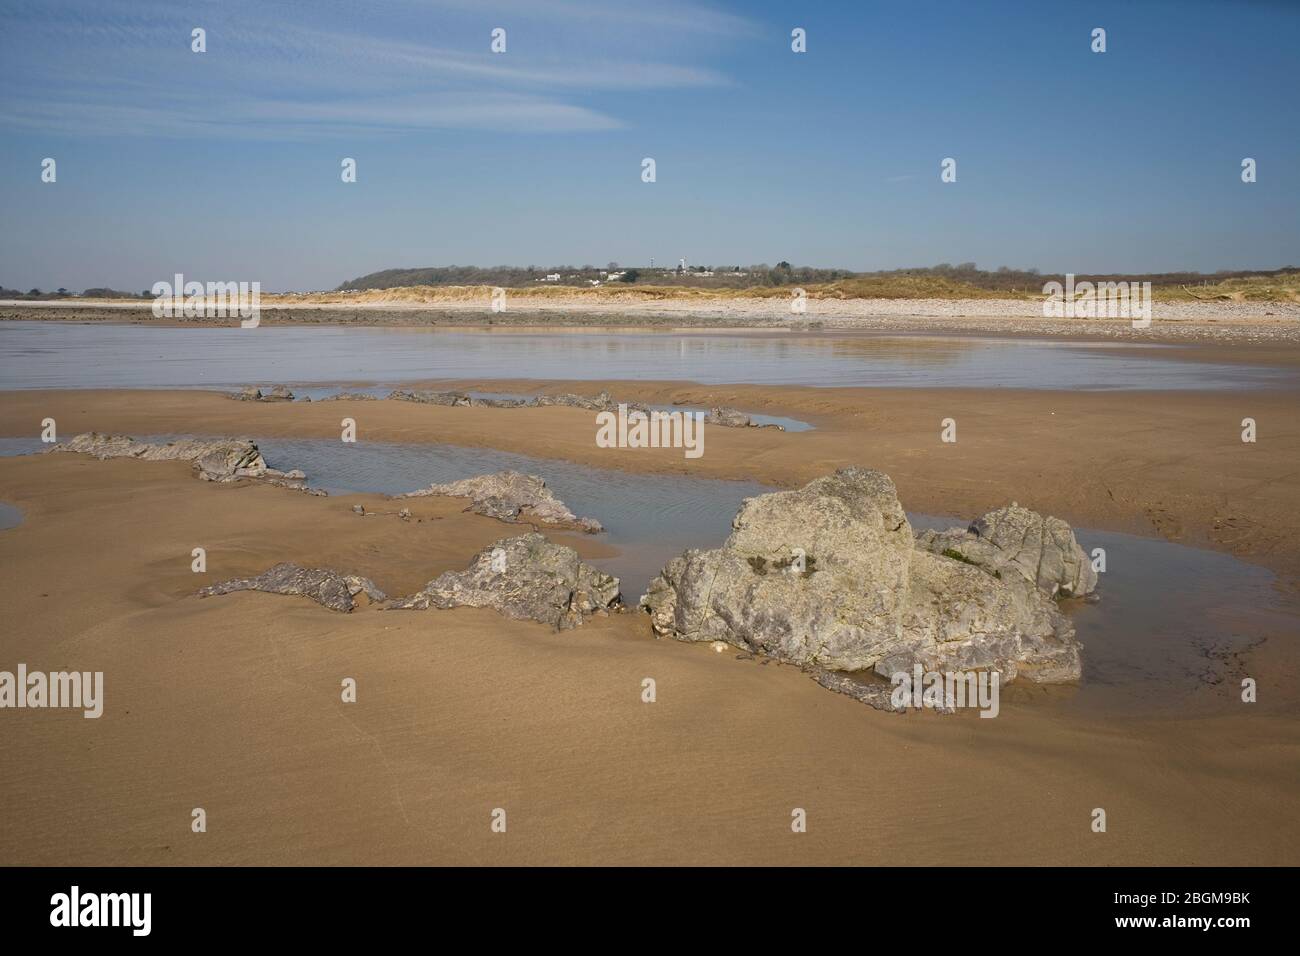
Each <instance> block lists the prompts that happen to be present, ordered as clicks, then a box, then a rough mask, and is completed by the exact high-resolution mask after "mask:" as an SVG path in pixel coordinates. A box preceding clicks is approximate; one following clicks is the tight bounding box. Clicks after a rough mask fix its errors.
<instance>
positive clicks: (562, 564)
mask: <svg viewBox="0 0 1300 956" xmlns="http://www.w3.org/2000/svg"><path fill="white" fill-rule="evenodd" d="M620 601H621V599H620V596H619V582H618V578H616V577H612V576H611V575H608V574H606V573H605V572H603V571H600V570H598V569H596V568H593V567H592V566H591V565H589V564H585V563H584V562H583V561H581V560H580V559H579V557H578V552H576V551H574V550H573V549H572V548H566V547H565V546H564V545H559V544H552V543H551V542H550V541H548V540H547V539H546V537H545V535H541V534H538V533H537V532H532V533H530V534H525V535H520V536H519V537H517V538H504V539H502V540H500V541H497V542H496V543H494V544H492V545H489V546H488V547H486V548H484V549H483V550H482V551H480V552H479V553H478V555H477V556H476V557H475V558H474V560H473V561H472V562H471V563H470V566H469V567H468V568H466V569H465V570H464V571H448V572H446V573H445V574H442V575H439V576H438V577H437V578H435V579H434V580H432V581H430V582H429V583H428V584H427V585H425V587H424V589H423V590H421V591H417V592H416V593H415V594H413V595H411V596H410V597H406V598H401V599H399V600H395V601H391V602H389V604H387V605H386V608H387V609H394V610H397V609H415V610H427V609H428V608H442V609H446V608H454V607H484V608H491V609H493V610H495V611H498V612H499V613H501V614H503V615H505V616H506V617H509V618H513V619H515V620H528V621H540V622H541V623H543V624H549V625H551V626H552V627H554V628H556V629H565V628H570V627H576V626H578V625H579V624H581V623H582V622H583V621H584V620H585V619H586V618H587V617H590V616H591V615H593V614H604V613H608V612H609V611H611V610H615V609H617V608H618V607H619V605H620Z"/></svg>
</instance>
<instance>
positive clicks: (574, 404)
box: [533, 391, 650, 412]
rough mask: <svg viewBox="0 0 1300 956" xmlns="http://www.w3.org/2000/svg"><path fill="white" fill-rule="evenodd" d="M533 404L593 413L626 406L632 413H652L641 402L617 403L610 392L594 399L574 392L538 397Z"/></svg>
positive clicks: (604, 392) (605, 392) (600, 394)
mask: <svg viewBox="0 0 1300 956" xmlns="http://www.w3.org/2000/svg"><path fill="white" fill-rule="evenodd" d="M533 404H535V405H538V406H545V405H563V406H567V407H569V408H585V409H587V410H588V411H592V412H605V411H614V410H616V409H617V408H618V406H619V405H626V406H627V410H628V411H630V412H633V411H635V412H649V411H650V407H649V406H648V405H642V404H641V403H640V402H619V401H616V400H615V399H614V397H613V396H612V395H610V394H609V392H608V391H602V392H600V393H599V394H598V395H596V396H594V397H588V396H586V395H574V394H573V393H572V392H565V393H564V394H561V395H538V396H537V398H536V399H534V401H533Z"/></svg>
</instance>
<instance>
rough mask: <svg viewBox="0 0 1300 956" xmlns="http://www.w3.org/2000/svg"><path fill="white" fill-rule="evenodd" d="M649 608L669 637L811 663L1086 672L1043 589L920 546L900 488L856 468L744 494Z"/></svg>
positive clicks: (658, 589) (665, 581) (1057, 676)
mask: <svg viewBox="0 0 1300 956" xmlns="http://www.w3.org/2000/svg"><path fill="white" fill-rule="evenodd" d="M641 604H642V606H643V607H644V608H645V609H646V610H647V611H648V612H649V613H650V615H651V622H652V625H653V627H654V630H655V632H656V633H658V634H660V635H664V636H670V637H674V638H677V639H679V640H688V641H718V640H721V641H726V642H727V643H729V644H733V645H735V646H737V647H741V648H744V649H747V650H751V651H757V652H761V653H763V654H767V655H769V656H771V657H775V658H778V659H780V660H785V661H790V662H793V663H797V664H800V665H802V666H805V667H809V668H817V669H824V670H829V671H861V670H868V669H874V670H875V671H876V672H877V673H878V674H881V675H882V676H885V677H891V676H892V675H893V674H894V673H896V672H898V671H902V670H911V668H912V667H913V665H914V664H917V663H919V664H922V665H923V666H924V668H925V669H926V670H927V671H928V670H939V671H945V670H958V669H960V670H979V669H987V670H998V671H1000V672H1001V675H1002V678H1001V679H1002V680H1003V681H1004V682H1005V681H1008V680H1011V679H1014V678H1015V677H1016V676H1017V675H1024V676H1027V677H1029V678H1031V679H1034V680H1040V681H1066V680H1073V679H1075V678H1077V677H1078V676H1079V645H1078V644H1077V642H1076V641H1075V640H1074V631H1073V628H1071V626H1070V624H1069V622H1068V620H1067V619H1066V618H1065V617H1064V616H1063V615H1062V614H1061V613H1060V612H1059V610H1058V609H1057V608H1056V605H1055V603H1054V602H1053V601H1052V600H1051V599H1050V598H1049V597H1048V596H1047V595H1046V594H1044V593H1043V592H1042V591H1040V590H1039V589H1037V588H1028V587H1020V586H1015V585H1012V584H1009V583H1007V582H1004V581H1002V580H1001V579H999V578H998V577H997V576H996V575H994V574H992V573H989V572H987V571H985V570H982V569H981V568H978V567H976V566H974V565H971V564H967V563H965V562H963V561H960V560H955V559H953V558H950V557H945V556H943V555H936V554H932V553H930V552H929V551H926V550H922V549H920V548H918V547H916V546H915V544H914V540H913V536H912V529H911V527H910V525H909V524H908V521H907V517H906V515H905V514H904V512H903V508H902V505H901V504H899V501H898V496H897V493H896V491H895V489H894V483H893V482H892V481H891V480H890V479H889V477H888V476H887V475H884V474H881V473H880V472H877V471H871V470H867V469H861V468H847V469H843V470H841V471H838V472H836V473H835V474H833V475H829V476H826V477H823V478H819V479H817V480H815V481H813V482H810V483H809V484H808V485H806V486H805V487H803V488H800V489H798V490H796V491H782V492H776V493H774V494H768V495H761V496H759V497H756V498H750V499H748V500H746V502H745V503H744V505H743V506H742V507H741V509H740V511H739V512H738V513H737V515H736V517H735V519H734V521H733V522H732V533H731V535H730V536H729V537H728V538H727V540H726V542H725V543H724V544H723V546H722V547H721V548H719V549H716V550H712V551H700V550H691V551H687V552H686V553H685V554H683V555H682V556H680V557H678V558H675V559H673V560H672V561H671V562H669V564H668V565H667V566H666V567H665V568H664V570H663V571H662V573H661V574H660V575H659V576H658V577H657V578H655V580H654V581H653V582H651V584H650V588H649V591H648V593H647V594H646V595H645V596H643V597H642V599H641Z"/></svg>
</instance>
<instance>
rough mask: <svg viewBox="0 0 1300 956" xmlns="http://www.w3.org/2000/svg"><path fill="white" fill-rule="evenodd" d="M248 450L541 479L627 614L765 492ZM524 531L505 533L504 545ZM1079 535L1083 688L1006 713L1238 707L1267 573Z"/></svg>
mask: <svg viewBox="0 0 1300 956" xmlns="http://www.w3.org/2000/svg"><path fill="white" fill-rule="evenodd" d="M138 437H140V438H141V439H142V440H148V441H166V440H170V439H173V438H176V437H179V436H175V435H165V436H138ZM258 445H259V447H260V448H261V449H262V452H263V454H264V455H265V456H266V459H267V461H268V462H269V463H270V464H271V465H272V466H273V467H276V468H283V469H288V468H302V469H303V470H304V471H306V473H307V476H308V482H309V484H310V485H312V486H313V487H317V488H323V489H325V490H326V491H328V492H330V493H331V494H348V493H358V492H371V493H381V494H400V493H402V492H406V491H414V490H416V489H418V488H422V487H427V486H428V485H430V484H432V483H435V482H447V481H455V480H457V479H460V478H468V477H472V476H474V475H480V474H485V473H488V472H493V471H499V470H502V469H506V468H513V469H516V470H518V471H523V472H527V473H529V474H536V475H540V476H542V477H543V478H544V479H546V482H547V484H548V485H549V486H550V487H551V489H552V490H553V491H554V492H555V494H556V495H557V496H558V497H559V498H560V499H561V500H562V501H564V503H565V504H567V505H568V506H569V508H570V509H571V510H573V511H574V513H576V514H578V515H582V516H589V517H593V518H596V519H598V520H599V521H600V522H601V523H602V524H603V525H605V527H606V529H607V530H606V532H605V533H604V534H601V535H597V536H596V539H597V540H600V541H603V542H605V543H608V544H610V545H612V546H614V547H616V548H618V549H620V553H619V554H618V555H616V556H613V557H608V558H598V559H594V560H593V562H592V563H594V564H596V565H597V566H598V567H600V568H602V569H603V570H605V571H608V572H609V573H611V574H615V575H617V576H618V577H619V578H620V579H621V582H622V587H623V594H624V598H625V600H627V601H628V602H629V603H635V602H636V600H637V598H638V597H639V596H640V595H641V594H642V593H643V592H644V590H645V587H646V585H647V584H648V583H649V581H650V579H651V578H652V577H653V576H654V575H655V574H657V573H658V571H659V570H660V569H661V568H662V567H663V565H664V564H666V563H667V562H668V561H669V560H670V559H672V558H673V557H676V556H677V555H678V554H680V553H681V552H682V551H684V550H686V549H687V548H711V547H717V546H718V545H720V544H721V543H722V541H723V539H724V538H725V537H726V536H727V534H728V533H729V532H730V529H731V519H732V518H733V516H734V515H735V513H736V511H737V510H738V509H739V507H740V505H741V503H742V502H743V500H744V499H745V498H747V497H750V496H752V495H756V494H764V493H767V492H769V491H772V490H774V489H772V488H770V487H767V486H764V485H760V484H757V483H755V482H743V481H719V480H714V479H707V478H686V477H667V476H655V475H635V474H627V473H623V472H618V471H605V470H599V469H594V468H587V467H584V466H581V465H576V464H572V463H569V462H563V461H554V460H549V459H537V458H531V457H528V456H525V455H516V454H512V453H509V452H501V451H494V450H489V449H475V448H461V447H456V446H450V445H419V444H385V443H359V444H355V445H353V444H343V443H341V442H338V441H333V440H321V439H279V438H271V439H264V440H263V439H259V440H258ZM45 447H47V446H45V445H42V443H41V442H40V441H39V440H37V439H12V438H11V439H0V455H6V454H26V453H32V452H39V451H41V450H42V449H43V448H45ZM286 493H288V492H286ZM394 505H395V507H396V503H394ZM908 517H909V520H910V521H911V523H912V526H913V528H918V529H919V528H948V527H952V526H965V525H966V524H968V519H964V518H950V517H942V516H935V515H927V514H921V513H915V512H909V514H908ZM525 530H526V526H514V525H509V524H505V523H502V524H501V536H502V537H509V536H511V535H514V534H518V533H523V531H525ZM1075 533H1076V536H1077V537H1078V539H1079V543H1080V545H1081V546H1082V547H1083V549H1084V550H1085V551H1086V552H1088V553H1090V554H1091V553H1092V551H1093V549H1094V548H1102V549H1104V550H1105V557H1106V570H1105V572H1104V573H1103V574H1102V575H1101V579H1100V584H1099V596H1100V600H1098V601H1097V602H1096V603H1087V602H1084V601H1067V602H1065V603H1064V604H1063V605H1062V607H1063V610H1065V612H1066V613H1067V614H1069V615H1070V617H1071V619H1072V620H1073V622H1074V624H1075V627H1076V628H1077V630H1078V637H1079V640H1080V641H1082V642H1083V645H1084V652H1083V657H1084V680H1083V682H1082V684H1081V685H1080V686H1079V687H1078V688H1077V689H1062V688H1047V689H1044V688H1037V687H1034V686H1033V685H1026V684H1025V683H1024V682H1018V683H1016V684H1014V685H1011V687H1010V688H1008V689H1007V690H1006V696H1007V698H1008V699H1015V698H1017V697H1025V696H1050V697H1052V698H1054V699H1058V700H1060V701H1062V702H1064V704H1065V706H1070V707H1081V708H1085V709H1089V710H1105V711H1107V712H1110V713H1114V712H1131V713H1135V714H1136V713H1141V712H1145V711H1160V710H1165V709H1167V708H1168V707H1169V706H1171V705H1174V704H1181V703H1182V702H1184V701H1185V700H1186V699H1187V698H1188V697H1189V696H1190V695H1192V694H1193V693H1195V692H1197V691H1198V690H1203V689H1205V688H1207V687H1208V688H1210V690H1211V691H1212V693H1219V694H1221V695H1222V698H1223V701H1224V703H1225V705H1227V704H1230V703H1231V702H1233V701H1236V700H1238V699H1239V697H1238V693H1239V692H1238V689H1237V683H1236V681H1237V678H1238V676H1239V675H1238V674H1237V672H1236V670H1235V669H1234V664H1235V662H1234V660H1233V655H1234V654H1236V653H1238V652H1240V651H1243V650H1246V649H1248V648H1250V647H1251V646H1252V645H1254V644H1255V643H1257V642H1258V641H1259V640H1260V639H1261V637H1262V635H1265V634H1269V633H1273V634H1278V633H1287V632H1289V631H1292V630H1293V629H1294V621H1295V610H1294V608H1291V607H1289V606H1286V605H1284V604H1283V602H1282V599H1281V598H1280V596H1279V594H1278V592H1277V591H1276V589H1275V588H1274V587H1273V581H1274V575H1273V574H1272V572H1270V571H1268V570H1266V569H1263V568H1259V567H1255V566H1254V565H1250V564H1246V563H1244V562H1242V561H1238V560H1236V559H1235V558H1233V557H1231V556H1229V555H1225V554H1220V553H1218V552H1214V551H1207V550H1202V549H1199V548H1189V547H1185V546H1182V545H1177V544H1171V543H1169V542H1166V541H1161V540H1156V539H1151V538H1142V537H1137V536H1135V535H1128V534H1119V533H1116V532H1108V531H1094V530H1090V529H1087V528H1076V529H1075Z"/></svg>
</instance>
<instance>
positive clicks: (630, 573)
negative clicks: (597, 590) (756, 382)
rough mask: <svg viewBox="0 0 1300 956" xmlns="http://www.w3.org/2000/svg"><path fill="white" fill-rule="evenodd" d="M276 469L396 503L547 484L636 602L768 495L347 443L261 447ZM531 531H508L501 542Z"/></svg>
mask: <svg viewBox="0 0 1300 956" xmlns="http://www.w3.org/2000/svg"><path fill="white" fill-rule="evenodd" d="M257 444H258V447H259V448H261V450H262V454H263V455H264V456H265V457H266V460H267V461H268V462H269V463H270V464H271V465H272V466H273V467H276V468H301V469H302V470H303V471H305V472H306V473H307V479H308V484H310V485H311V486H312V487H314V488H323V489H324V490H326V491H328V492H329V493H330V494H332V495H334V494H348V493H356V492H379V493H382V494H388V495H394V494H401V493H402V492H406V491H415V490H417V489H419V488H427V487H428V486H429V485H431V484H441V483H443V482H448V481H457V480H459V479H461V478H471V477H473V476H475V475H482V474H486V473H488V472H494V471H502V470H504V469H507V468H511V469H514V470H516V471H523V472H527V473H528V474H533V475H540V476H541V477H542V478H544V479H545V480H546V484H547V486H548V487H550V489H551V490H552V491H553V492H555V495H556V496H557V497H558V498H559V499H560V500H561V501H563V502H564V503H565V504H566V505H568V506H569V509H570V510H571V511H573V512H574V514H577V515H579V516H580V517H584V518H595V519H596V520H598V521H599V522H600V523H601V524H603V525H604V526H605V533H604V534H601V535H598V536H597V537H598V539H599V540H601V541H603V542H606V543H608V544H611V545H613V546H614V547H617V548H619V549H620V552H621V553H620V554H619V555H617V556H614V557H610V558H601V559H599V560H598V561H596V562H595V563H596V564H598V565H599V566H600V568H601V569H602V570H604V571H607V572H609V573H610V574H614V575H617V576H618V578H619V579H620V580H621V581H622V585H623V594H624V597H625V598H628V599H630V600H631V601H633V602H635V601H636V599H637V598H638V597H639V596H640V595H641V594H642V592H643V591H644V590H645V587H646V585H647V584H649V583H650V579H651V578H652V577H654V575H656V574H657V573H658V572H659V570H660V568H662V567H663V566H664V565H665V564H667V563H668V561H669V560H670V559H671V558H674V557H676V556H677V555H678V554H681V552H682V551H684V550H686V549H687V548H692V547H699V546H707V545H710V544H713V543H716V542H720V541H721V540H722V539H723V538H725V537H726V536H727V534H728V533H729V532H730V530H731V519H732V516H733V515H735V513H736V511H737V509H739V507H740V503H741V502H742V501H744V499H745V498H747V497H750V496H751V495H757V494H763V493H764V492H766V491H770V490H771V489H770V488H767V487H765V486H764V485H760V484H758V483H757V482H752V481H717V480H714V479H709V478H672V477H663V476H657V475H635V474H628V473H625V472H620V471H602V470H599V469H595V468H587V467H584V466H582V465H575V464H572V463H570V462H563V461H552V460H544V459H537V458H529V457H527V456H525V455H515V454H511V453H509V452H502V451H493V450H490V449H478V448H460V447H457V446H454V445H410V444H382V443H376V442H370V443H364V444H363V443H358V444H355V445H352V444H343V443H342V442H336V441H321V440H313V439H302V440H300V439H284V438H268V439H265V440H263V439H258V441H257ZM527 530H528V528H527V527H526V526H523V527H518V528H516V526H513V525H509V524H504V523H503V524H502V525H501V536H502V537H508V536H510V535H512V534H522V533H523V532H524V531H527Z"/></svg>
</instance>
